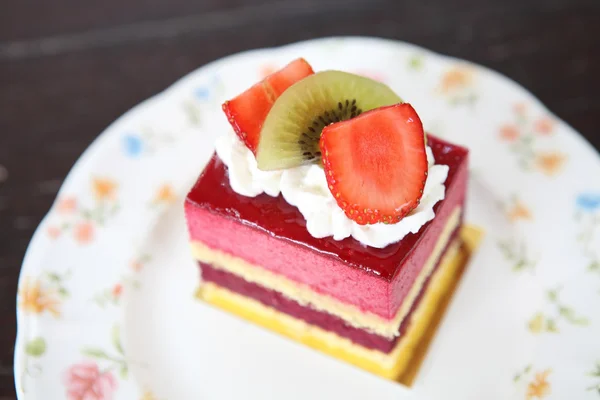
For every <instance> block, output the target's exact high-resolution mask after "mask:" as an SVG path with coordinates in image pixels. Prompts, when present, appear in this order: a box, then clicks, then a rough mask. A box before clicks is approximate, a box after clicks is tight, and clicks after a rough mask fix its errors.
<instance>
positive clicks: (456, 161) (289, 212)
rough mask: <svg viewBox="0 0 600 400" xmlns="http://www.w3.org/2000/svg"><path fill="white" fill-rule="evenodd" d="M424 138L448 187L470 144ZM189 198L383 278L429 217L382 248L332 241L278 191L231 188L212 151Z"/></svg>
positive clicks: (398, 262)
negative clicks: (246, 192)
mask: <svg viewBox="0 0 600 400" xmlns="http://www.w3.org/2000/svg"><path fill="white" fill-rule="evenodd" d="M427 138H428V144H429V146H430V147H431V149H432V150H433V154H434V157H435V161H436V164H443V165H448V166H449V167H450V169H449V172H448V178H447V179H446V190H448V188H450V187H451V186H452V184H453V182H454V180H455V177H456V175H457V174H458V172H459V170H460V167H461V166H462V165H461V164H462V163H463V162H464V161H465V160H466V158H467V155H468V150H467V149H465V148H463V147H460V146H457V145H454V144H451V143H448V142H446V141H444V140H441V139H439V138H436V137H434V136H432V135H428V137H427ZM465 167H466V166H465ZM207 187H214V188H216V187H221V190H203V189H202V188H207ZM187 201H188V202H192V203H195V204H196V205H197V206H199V207H203V208H207V209H210V210H211V211H212V212H214V213H216V214H219V215H222V216H225V217H228V218H233V219H235V220H238V221H240V222H242V223H244V224H247V225H251V226H255V227H257V228H259V229H263V230H266V231H267V232H270V233H271V234H272V235H275V236H276V237H278V238H279V239H282V240H289V241H292V242H295V243H297V244H300V245H303V246H307V247H309V248H311V249H313V250H315V251H318V252H321V253H322V254H324V255H327V256H330V257H337V258H338V259H340V260H341V261H343V262H345V263H348V264H350V265H353V266H354V267H356V268H360V269H362V270H364V271H366V272H368V273H373V274H375V275H377V276H381V277H382V278H384V279H386V280H390V279H391V278H392V277H393V276H394V273H395V272H396V269H397V268H398V267H399V266H401V265H402V263H403V260H404V259H405V257H407V256H408V255H409V254H410V252H411V250H413V249H414V246H415V245H416V244H417V242H418V241H419V239H420V238H421V237H422V236H424V234H425V233H426V232H427V229H428V227H429V226H430V224H431V222H432V221H430V222H429V223H427V224H426V225H425V226H424V227H423V228H421V230H419V232H417V233H416V234H409V235H407V236H406V237H404V239H402V240H401V241H400V242H398V243H394V244H391V245H389V246H387V247H385V248H383V249H377V248H374V247H368V246H364V245H362V244H361V243H360V242H358V241H356V240H354V239H352V238H351V237H349V238H346V239H344V240H341V241H336V240H334V239H333V238H332V237H325V238H321V239H318V238H315V237H313V236H311V235H310V234H309V233H308V231H307V229H306V221H305V219H304V217H303V216H302V214H301V213H300V211H298V209H297V208H296V207H294V206H292V205H290V204H288V203H287V202H286V201H285V200H284V199H283V197H282V196H281V195H279V196H278V197H271V196H269V195H267V194H264V193H263V194H261V195H259V196H256V197H245V196H241V195H239V194H237V193H236V192H234V191H233V189H231V186H229V179H228V178H227V167H226V166H225V165H224V164H223V163H222V162H221V161H220V159H219V158H218V157H217V156H216V155H215V156H213V158H212V160H211V161H210V162H209V164H208V165H207V166H206V168H205V169H204V171H203V172H202V175H201V176H200V178H199V179H198V181H197V183H196V185H195V186H194V188H193V189H192V190H191V192H190V193H189V194H188V199H187ZM441 204H442V202H438V204H436V205H435V207H434V212H435V213H436V214H437V212H438V209H439V207H440V206H441Z"/></svg>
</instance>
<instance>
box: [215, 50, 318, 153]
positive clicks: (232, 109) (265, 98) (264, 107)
mask: <svg viewBox="0 0 600 400" xmlns="http://www.w3.org/2000/svg"><path fill="white" fill-rule="evenodd" d="M312 74H314V71H313V69H312V67H311V66H310V65H309V64H308V63H307V62H306V60H304V59H303V58H298V59H296V60H294V61H292V62H291V63H289V64H288V65H286V66H285V67H283V68H282V69H281V70H279V71H277V72H274V73H272V74H271V75H269V76H267V77H266V78H265V79H263V80H262V81H260V82H258V83H257V84H255V85H254V86H252V87H251V88H250V89H248V90H246V91H245V92H243V93H241V94H239V95H238V96H236V97H234V98H233V99H231V100H228V101H226V102H225V103H224V104H223V111H224V112H225V115H227V119H228V120H229V123H230V124H231V126H233V129H234V130H235V133H237V135H238V136H239V137H240V139H242V141H243V142H244V143H245V144H246V147H248V148H249V149H250V150H252V152H253V153H255V154H256V147H257V146H258V139H259V138H260V130H261V128H262V125H263V122H264V121H265V118H267V114H268V113H269V110H271V107H272V106H273V103H275V100H277V98H278V97H279V96H281V94H282V93H283V92H284V91H285V90H286V89H287V88H288V87H290V86H292V85H293V84H294V83H296V82H298V81H299V80H300V79H302V78H305V77H307V76H308V75H312Z"/></svg>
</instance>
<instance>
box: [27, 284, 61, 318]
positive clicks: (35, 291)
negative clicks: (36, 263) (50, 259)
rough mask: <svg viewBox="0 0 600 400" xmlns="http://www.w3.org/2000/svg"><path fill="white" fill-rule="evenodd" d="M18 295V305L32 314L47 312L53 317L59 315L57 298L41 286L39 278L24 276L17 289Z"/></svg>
mask: <svg viewBox="0 0 600 400" xmlns="http://www.w3.org/2000/svg"><path fill="white" fill-rule="evenodd" d="M19 297H20V302H19V307H20V308H21V309H22V310H23V311H25V312H30V313H34V314H43V313H44V312H48V313H50V314H51V315H52V316H54V317H58V316H60V310H59V309H58V306H59V300H58V298H57V297H56V296H55V293H53V292H52V291H50V290H47V289H45V288H44V287H42V284H41V282H40V280H39V279H35V280H34V279H30V278H25V281H24V282H23V285H22V286H21V289H20V290H19Z"/></svg>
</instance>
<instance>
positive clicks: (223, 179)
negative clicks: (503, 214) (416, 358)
mask: <svg viewBox="0 0 600 400" xmlns="http://www.w3.org/2000/svg"><path fill="white" fill-rule="evenodd" d="M429 146H430V147H431V148H432V150H433V154H434V156H435V159H436V161H437V162H440V163H442V164H445V165H448V166H449V171H448V178H447V180H446V188H447V191H446V198H445V199H444V200H443V201H441V202H439V203H438V204H437V205H436V206H435V208H434V212H435V214H436V217H435V218H434V219H433V220H432V221H430V222H429V223H427V224H426V225H425V226H424V227H423V228H422V229H421V230H420V231H419V232H417V233H416V234H410V235H408V236H406V237H405V238H404V239H403V240H401V241H400V242H398V243H395V244H392V245H388V246H386V247H385V248H383V249H376V248H372V247H365V246H363V245H362V244H360V243H359V242H357V241H356V240H355V239H352V238H347V239H344V240H342V241H336V240H334V239H333V238H331V237H326V238H315V237H313V236H311V235H310V234H309V233H308V231H307V229H306V222H305V220H304V218H303V216H302V214H300V212H299V211H298V209H297V208H296V207H294V206H292V205H290V204H289V203H287V202H286V201H285V200H284V199H283V198H282V197H281V196H278V197H272V196H269V195H267V194H261V195H259V196H256V197H253V198H248V197H245V196H242V195H239V194H237V193H236V192H235V191H233V190H232V188H231V186H230V185H229V180H228V177H227V167H226V166H225V165H224V164H223V163H222V162H221V160H220V159H219V158H218V157H217V156H216V155H215V156H214V157H213V158H212V160H211V161H210V163H209V164H208V165H207V167H206V168H205V170H204V171H203V172H202V174H201V175H200V177H199V179H198V181H197V182H196V184H195V185H194V187H193V188H192V190H191V191H190V193H189V195H188V196H187V200H186V203H185V212H186V216H187V221H188V226H189V234H190V238H191V247H192V252H193V255H194V257H195V258H196V259H197V260H198V261H199V265H200V268H201V270H202V279H203V283H202V285H203V287H204V288H205V289H206V288H208V289H207V290H203V291H202V293H203V294H202V296H204V298H205V299H206V300H208V301H209V302H217V303H223V302H227V303H228V308H230V309H231V307H233V304H237V305H236V306H235V308H238V307H239V310H241V309H243V308H244V307H250V308H253V309H254V312H256V313H258V314H271V315H275V317H274V321H278V323H280V324H283V325H284V326H285V327H286V329H290V330H292V331H295V333H294V336H297V337H304V340H307V338H306V335H307V332H308V331H312V334H313V335H317V336H318V337H320V338H321V339H322V342H323V347H325V346H326V347H327V348H328V349H329V352H330V353H331V352H334V353H338V352H344V354H346V356H345V357H344V358H345V359H347V360H348V359H354V358H356V360H357V361H356V362H354V363H355V364H358V365H359V366H361V367H365V362H367V361H368V364H369V365H370V367H367V368H366V369H368V370H370V371H373V372H377V373H378V374H379V375H382V376H385V377H388V378H391V379H396V378H398V377H399V376H400V375H401V374H402V373H403V372H404V368H400V367H398V366H397V364H398V361H399V360H400V358H401V355H402V354H396V353H401V351H400V349H401V347H399V345H401V340H400V339H402V337H403V334H404V333H405V332H406V330H407V329H408V328H409V326H410V324H411V322H410V320H411V314H416V313H419V312H420V314H424V313H425V312H424V311H422V310H425V309H427V308H431V305H430V306H428V305H427V304H426V303H425V302H423V304H422V305H423V306H424V307H422V308H421V311H420V308H419V305H420V303H421V301H422V300H423V298H424V297H426V293H427V288H428V286H433V285H432V281H433V280H434V278H433V277H434V276H435V274H436V273H439V275H440V276H448V278H439V279H438V281H440V282H438V283H437V284H436V285H435V287H433V288H431V289H432V291H433V292H436V291H437V292H443V291H444V290H443V289H444V288H445V287H446V286H449V285H450V284H451V283H452V282H453V280H454V278H455V276H454V275H455V272H456V270H457V268H458V267H459V265H460V264H461V263H460V260H458V261H457V259H460V258H461V257H463V256H464V255H463V254H462V253H461V250H460V247H461V239H460V232H461V228H462V220H463V210H464V202H465V191H466V184H467V173H468V170H467V164H468V152H467V150H466V149H464V148H462V147H458V146H455V145H452V144H450V143H448V142H445V141H443V140H440V139H438V138H436V137H434V136H432V135H429ZM436 271H437V272H436ZM436 301H437V300H430V301H429V303H435V302H436ZM221 305H223V304H221ZM434 308H435V307H434ZM232 311H233V310H232ZM425 314H426V313H425ZM427 319H428V318H427V317H425V318H423V321H422V324H424V325H427ZM413 323H414V321H413ZM292 326H297V327H298V329H294V328H291V327H292ZM314 327H318V328H319V331H321V333H320V334H317V333H315V332H318V331H317V330H316V329H315V328H314ZM279 330H281V328H280V329H279ZM416 336H417V338H415V341H418V336H419V335H416ZM325 338H326V339H325ZM407 346H408V344H407ZM411 346H414V344H412V342H411ZM318 347H319V346H318ZM394 350H396V352H394ZM407 358H410V357H407ZM361 360H362V361H361ZM404 367H405V366H404Z"/></svg>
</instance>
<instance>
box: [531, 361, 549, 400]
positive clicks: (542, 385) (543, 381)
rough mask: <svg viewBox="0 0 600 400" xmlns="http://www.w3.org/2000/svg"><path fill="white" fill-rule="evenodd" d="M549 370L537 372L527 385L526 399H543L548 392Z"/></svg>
mask: <svg viewBox="0 0 600 400" xmlns="http://www.w3.org/2000/svg"><path fill="white" fill-rule="evenodd" d="M548 375H550V370H549V369H547V370H545V371H543V372H538V373H536V374H535V377H534V378H533V380H532V381H531V382H529V385H527V400H532V399H543V398H544V397H546V396H548V395H549V394H550V382H548Z"/></svg>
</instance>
